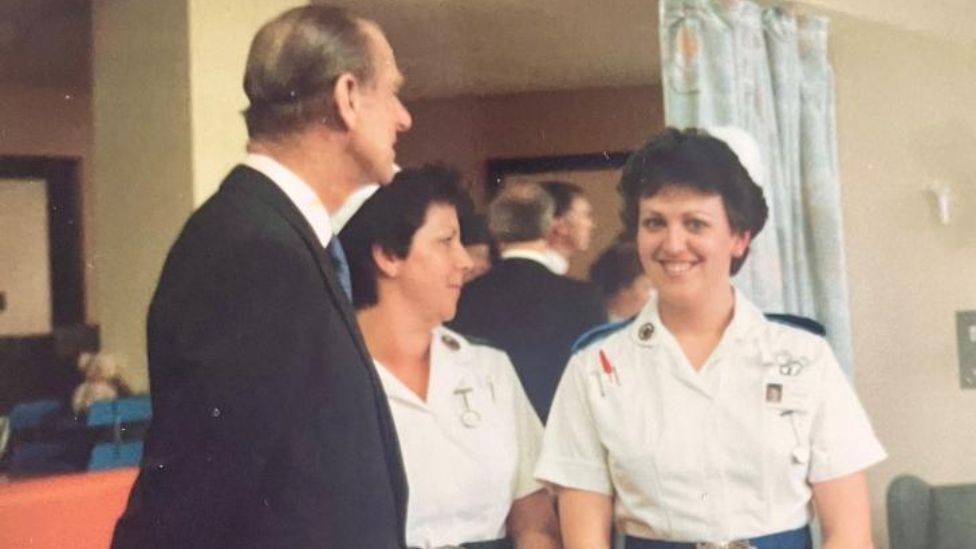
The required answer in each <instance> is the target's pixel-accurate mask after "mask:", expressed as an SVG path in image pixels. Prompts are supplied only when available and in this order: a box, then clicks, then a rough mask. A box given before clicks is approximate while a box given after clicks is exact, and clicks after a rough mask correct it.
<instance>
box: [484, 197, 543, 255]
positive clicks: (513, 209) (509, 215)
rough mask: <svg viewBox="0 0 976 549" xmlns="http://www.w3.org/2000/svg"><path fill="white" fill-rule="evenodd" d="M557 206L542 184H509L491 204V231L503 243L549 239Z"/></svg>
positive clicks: (489, 226) (489, 221)
mask: <svg viewBox="0 0 976 549" xmlns="http://www.w3.org/2000/svg"><path fill="white" fill-rule="evenodd" d="M554 209H555V207H554V205H553V200H552V197H551V196H549V193H547V192H546V191H545V190H544V189H543V188H542V186H540V185H539V184H538V183H524V182H516V183H512V184H508V185H506V186H505V187H504V188H503V189H502V190H501V192H499V193H498V196H496V197H495V198H494V199H493V200H492V201H491V203H489V204H488V232H489V233H491V236H492V237H493V238H494V239H495V240H496V241H498V242H500V243H506V242H527V241H530V240H539V239H541V238H545V237H546V234H547V233H548V232H549V228H550V227H552V217H553V211H554Z"/></svg>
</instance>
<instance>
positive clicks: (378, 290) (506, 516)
mask: <svg viewBox="0 0 976 549" xmlns="http://www.w3.org/2000/svg"><path fill="white" fill-rule="evenodd" d="M460 192H461V191H460V189H459V186H458V181H457V180H456V176H455V175H454V174H453V172H450V171H448V170H445V169H443V168H438V167H424V168H419V169H407V170H404V171H403V172H400V173H399V174H397V176H396V178H395V179H394V181H393V183H391V184H390V185H389V186H387V187H383V188H380V189H379V190H378V191H377V192H376V194H374V195H373V196H372V197H371V198H370V199H369V200H367V201H366V202H365V203H364V205H363V206H362V208H361V209H360V210H359V211H358V212H357V213H356V214H355V215H354V216H353V217H352V218H351V219H350V221H349V223H348V224H347V225H346V227H345V228H344V229H343V230H342V233H341V234H340V239H341V241H342V243H343V246H344V247H345V250H346V255H347V257H348V259H349V265H350V271H351V274H352V286H353V296H354V303H355V306H356V309H357V317H358V320H359V324H360V327H361V328H362V331H363V334H364V336H365V340H366V345H367V347H368V348H369V351H370V354H372V356H373V359H374V361H375V363H376V365H377V370H378V372H379V377H380V380H381V382H382V383H383V388H384V389H385V390H386V393H387V395H388V399H389V404H390V408H391V411H392V413H393V418H394V421H395V423H396V427H397V435H398V437H399V440H400V448H401V452H402V455H403V460H404V465H405V468H406V472H407V481H408V484H409V490H410V493H409V499H408V505H407V523H406V538H407V539H406V541H407V545H408V547H411V548H414V547H416V548H422V549H431V548H440V547H463V548H465V549H510V548H514V547H518V548H519V549H522V548H526V549H528V548H537V549H549V548H554V547H559V542H558V527H557V525H556V519H555V513H554V509H553V503H552V500H551V497H550V496H549V494H548V493H547V492H546V491H545V490H544V489H543V486H542V485H541V484H540V483H538V482H537V481H535V480H534V478H533V475H532V473H533V468H534V466H535V462H536V458H537V456H538V452H539V447H540V444H541V437H542V425H541V423H540V421H539V419H538V417H537V416H536V415H535V412H534V411H533V409H532V405H531V404H530V403H529V401H528V398H527V397H526V396H525V392H524V391H523V389H522V386H521V384H520V383H519V380H518V377H517V375H516V374H515V371H514V369H513V367H512V364H511V362H510V361H509V360H508V357H507V356H506V355H505V354H504V353H503V352H501V351H499V350H496V349H493V348H491V347H487V346H483V345H476V344H472V343H470V342H468V341H467V340H466V339H465V338H464V337H462V336H461V335H459V334H457V333H454V332H451V331H450V330H448V329H446V328H444V327H442V326H441V323H442V322H444V321H446V320H449V319H450V318H452V317H453V316H454V311H455V307H456V304H457V300H458V297H459V293H460V290H461V285H462V281H463V277H464V274H465V271H466V270H467V269H469V268H470V267H471V260H470V258H469V257H468V256H467V253H466V252H465V250H464V248H463V246H462V245H461V241H460V234H459V227H458V219H457V212H456V206H457V203H458V202H457V200H458V197H459V193H460Z"/></svg>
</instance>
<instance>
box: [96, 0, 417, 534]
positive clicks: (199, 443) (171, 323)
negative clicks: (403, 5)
mask: <svg viewBox="0 0 976 549" xmlns="http://www.w3.org/2000/svg"><path fill="white" fill-rule="evenodd" d="M402 81H403V77H402V75H401V74H400V71H399V69H398V68H397V64H396V60H395V59H394V56H393V50H392V49H391V48H390V45H389V43H388V42H387V40H386V38H385V37H384V36H383V32H382V31H381V30H380V28H379V27H378V26H377V25H376V23H374V22H372V21H370V20H368V19H364V18H362V17H359V16H357V15H354V14H352V13H350V12H349V11H346V10H344V9H341V8H335V7H331V6H326V5H322V4H313V5H308V6H302V7H297V8H294V9H291V10H288V11H286V12H284V13H282V14H281V15H279V16H278V17H276V18H274V19H273V20H271V21H270V22H268V23H267V24H265V25H264V26H263V27H262V28H261V29H260V30H259V31H258V33H257V35H256V36H255V37H254V40H253V42H252V43H251V48H250V53H249V55H248V59H247V67H246V69H245V74H244V91H245V93H246V95H247V97H248V100H249V105H248V107H247V110H246V111H245V113H244V118H245V122H246V124H247V131H248V136H249V141H248V145H247V152H248V154H247V156H246V157H245V158H244V160H243V162H242V163H241V164H240V165H238V166H237V167H235V168H234V169H233V170H232V171H231V172H230V174H229V175H228V176H227V177H226V178H225V179H224V181H223V183H222V184H221V186H220V189H219V190H218V191H217V193H216V194H215V195H214V196H212V197H211V198H210V199H209V200H207V202H206V203H205V204H204V205H203V206H201V207H200V208H199V209H198V210H197V211H196V212H194V214H193V215H192V216H191V218H190V219H189V221H188V222H187V223H186V225H185V226H184V228H183V230H182V232H181V234H180V236H179V238H178V239H177V241H176V243H175V244H173V247H172V249H171V250H170V252H169V255H168V257H167V258H166V263H165V266H164V267H163V272H162V275H161V276H160V279H159V285H158V287H157V289H156V292H155V295H154V296H153V299H152V304H151V305H150V308H149V317H148V323H147V324H148V325H147V341H148V358H149V378H150V389H151V397H152V408H153V418H152V424H151V425H150V428H149V432H148V438H147V440H146V443H145V453H144V455H143V459H142V463H141V469H140V472H139V476H138V478H137V479H136V482H135V485H134V487H133V489H132V493H131V495H130V497H129V501H128V507H127V508H126V510H125V512H124V514H123V515H122V517H121V518H120V519H119V521H118V524H117V526H116V528H115V535H114V540H113V543H112V547H113V548H115V549H176V548H179V549H259V548H260V549H267V548H272V547H274V548H283V547H288V548H290V549H325V548H337V547H369V548H376V549H399V548H402V547H403V546H404V542H403V521H404V515H405V512H406V501H407V486H406V479H405V476H404V471H403V464H402V460H401V457H400V451H399V446H398V443H397V438H396V431H395V428H394V425H393V418H392V416H391V415H390V410H389V406H388V404H387V401H386V396H385V395H384V394H383V390H382V388H381V386H380V381H379V379H378V378H377V374H376V372H375V369H374V367H373V364H372V361H371V360H370V358H369V354H368V352H367V351H366V348H365V346H364V345H363V343H362V335H361V334H360V332H359V328H358V327H357V325H356V319H355V316H354V314H353V311H352V307H351V304H350V303H349V301H348V297H347V296H346V294H345V292H344V286H346V284H347V283H348V276H346V275H345V273H346V270H345V269H344V259H342V253H341V249H340V248H338V244H337V241H336V239H335V238H334V237H333V232H332V227H331V224H330V215H331V214H332V213H333V212H336V211H338V210H339V208H340V207H341V205H342V204H343V203H344V202H345V200H346V199H347V197H348V196H349V195H350V194H351V193H353V192H354V191H355V190H356V189H358V188H359V187H361V186H362V185H364V184H366V183H367V182H369V181H374V182H379V183H384V184H385V183H389V182H390V180H391V179H392V178H393V161H394V157H395V152H394V144H395V142H396V139H397V135H398V134H399V133H400V132H403V131H406V130H407V129H409V128H410V124H411V118H410V114H409V113H408V112H407V110H406V109H405V108H404V106H403V104H402V103H400V100H399V98H398V96H397V92H398V90H399V87H400V85H401V83H402Z"/></svg>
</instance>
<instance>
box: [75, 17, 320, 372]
mask: <svg viewBox="0 0 976 549" xmlns="http://www.w3.org/2000/svg"><path fill="white" fill-rule="evenodd" d="M301 3H302V2H295V1H284V0H275V1H270V0H269V1H265V2H261V3H260V4H254V3H246V4H241V3H240V2H235V1H233V0H206V1H203V0H180V1H171V2H143V1H141V0H120V1H117V2H96V3H95V4H94V17H93V19H94V29H95V30H94V55H93V59H94V62H93V64H94V89H95V94H94V112H95V143H97V147H96V150H95V175H96V178H95V179H96V181H97V186H96V190H97V192H96V203H97V204H96V206H97V213H98V217H97V220H96V224H97V229H98V231H97V234H98V246H99V248H98V249H99V253H98V255H97V261H98V268H99V280H100V284H99V292H98V299H99V307H100V308H99V310H100V322H101V326H102V347H103V348H104V349H106V350H108V351H111V352H113V353H116V354H118V355H119V356H120V357H121V358H122V360H123V363H124V364H125V365H126V366H125V368H126V375H127V377H128V378H129V381H130V382H131V383H132V384H133V385H134V386H135V387H136V388H137V389H145V388H146V387H147V385H148V378H147V372H146V357H145V348H146V345H145V318H146V311H147V309H148V306H149V301H150V298H151V296H152V291H153V289H154V288H155V286H156V282H157V280H158V277H159V272H160V269H161V267H162V264H163V260H164V258H165V255H166V252H167V251H168V249H169V247H170V245H171V244H172V242H173V240H174V239H175V237H176V235H177V233H178V232H179V230H180V228H181V227H182V226H183V223H184V222H185V221H186V219H187V217H188V216H189V215H190V213H191V212H192V210H193V208H194V207H195V206H197V205H199V204H200V203H202V202H203V201H204V200H206V198H207V197H208V196H210V194H212V193H213V191H214V190H216V188H217V185H218V183H219V182H220V179H221V178H222V177H223V175H224V172H225V171H226V169H227V168H228V167H230V166H231V165H233V164H234V163H235V162H236V161H237V160H239V159H240V158H241V157H242V156H243V153H244V150H243V149H244V143H245V142H246V137H245V136H244V134H243V131H244V130H243V124H242V123H241V120H240V114H239V112H240V109H241V107H242V105H243V99H242V92H241V91H240V88H241V81H242V76H243V74H244V61H245V58H246V55H247V47H248V44H249V43H250V40H251V37H252V36H253V35H254V32H255V31H256V30H257V28H258V26H259V25H260V24H261V23H262V22H263V21H265V20H266V19H268V18H269V17H271V16H273V15H274V14H277V13H278V12H280V11H282V10H283V9H285V8H288V7H292V6H295V5H298V4H301ZM148 22H152V24H147V23H148Z"/></svg>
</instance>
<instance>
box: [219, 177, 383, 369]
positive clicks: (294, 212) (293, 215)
mask: <svg viewBox="0 0 976 549" xmlns="http://www.w3.org/2000/svg"><path fill="white" fill-rule="evenodd" d="M234 171H235V172H237V171H241V172H244V173H242V174H240V175H241V177H239V178H237V177H229V178H228V179H229V180H230V181H236V182H238V184H239V185H241V186H243V187H245V188H246V189H247V191H248V192H251V193H253V194H255V195H256V196H257V197H258V198H259V199H260V200H262V201H263V202H265V203H266V204H268V205H269V206H271V207H272V208H273V209H274V210H275V211H276V212H277V213H278V214H279V215H281V217H282V218H284V220H285V221H287V222H288V224H289V225H291V226H292V228H293V229H295V232H297V233H298V234H299V236H301V237H302V240H303V241H304V242H305V246H306V247H307V248H308V251H309V253H311V254H312V256H313V257H314V258H315V264H316V265H317V266H318V270H319V273H320V274H321V275H322V278H323V279H324V280H325V286H326V288H327V289H328V291H329V292H328V293H329V297H330V299H332V303H333V304H334V305H335V306H336V308H337V309H338V310H340V311H342V315H340V316H342V321H343V323H344V324H345V326H346V329H347V330H348V331H349V335H350V336H351V337H352V339H353V342H354V343H355V345H356V350H357V351H358V352H359V355H360V358H362V360H363V363H364V364H366V365H367V366H368V367H369V369H372V359H371V358H370V356H369V352H368V351H367V349H366V344H365V342H364V341H363V336H362V333H361V332H360V330H359V325H358V324H357V323H356V313H355V311H353V309H352V305H351V304H350V303H349V299H348V298H347V297H346V294H345V292H344V291H343V290H342V286H341V285H340V284H339V278H338V275H337V274H336V272H335V267H334V266H333V265H332V260H331V258H330V257H329V254H328V252H326V251H325V248H324V247H323V246H322V243H321V242H319V239H318V237H317V236H316V235H315V232H314V231H313V230H312V227H311V225H309V224H308V221H307V220H306V219H305V217H304V216H302V213H301V212H300V211H299V210H298V208H297V207H296V206H295V205H294V204H292V202H291V200H289V199H288V197H287V196H286V195H285V194H284V193H283V192H282V191H281V190H280V189H279V188H278V186H277V185H275V184H274V182H273V181H271V180H269V179H268V178H267V177H265V176H264V174H262V173H260V172H258V171H257V170H254V169H251V168H249V167H246V166H238V167H237V168H235V169H234ZM233 175H236V174H233ZM333 238H336V237H335V236H333Z"/></svg>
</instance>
